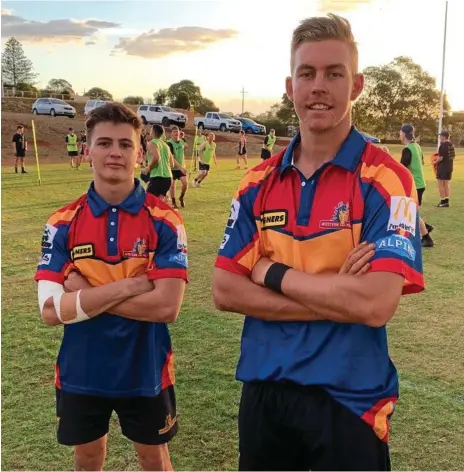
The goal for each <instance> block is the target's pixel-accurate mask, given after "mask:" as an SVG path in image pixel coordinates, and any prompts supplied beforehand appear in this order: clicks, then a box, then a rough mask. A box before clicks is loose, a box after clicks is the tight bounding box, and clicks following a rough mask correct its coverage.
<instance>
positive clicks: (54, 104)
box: [32, 98, 76, 118]
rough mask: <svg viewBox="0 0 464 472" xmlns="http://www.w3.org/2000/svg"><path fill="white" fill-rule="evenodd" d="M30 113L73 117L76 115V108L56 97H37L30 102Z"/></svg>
mask: <svg viewBox="0 0 464 472" xmlns="http://www.w3.org/2000/svg"><path fill="white" fill-rule="evenodd" d="M32 113H33V114H34V115H50V116H59V115H61V116H68V117H69V118H74V117H75V116H76V109H75V108H74V107H73V106H71V105H70V104H69V103H66V102H65V101H64V100H59V99H58V98H39V99H38V100H36V101H35V102H34V103H33V104H32Z"/></svg>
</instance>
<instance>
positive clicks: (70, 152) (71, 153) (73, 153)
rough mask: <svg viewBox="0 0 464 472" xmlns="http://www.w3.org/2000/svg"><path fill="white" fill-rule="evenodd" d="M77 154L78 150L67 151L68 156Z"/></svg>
mask: <svg viewBox="0 0 464 472" xmlns="http://www.w3.org/2000/svg"><path fill="white" fill-rule="evenodd" d="M78 155H79V151H68V157H77V156H78Z"/></svg>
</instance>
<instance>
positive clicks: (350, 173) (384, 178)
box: [216, 127, 424, 441]
mask: <svg viewBox="0 0 464 472" xmlns="http://www.w3.org/2000/svg"><path fill="white" fill-rule="evenodd" d="M299 141H300V136H299V135H297V136H296V137H295V138H294V139H293V140H292V141H291V143H290V145H289V147H288V148H287V149H286V150H285V151H282V152H281V153H280V154H278V155H276V156H274V157H272V158H271V159H269V160H266V161H264V162H263V163H261V164H260V165H258V166H257V167H255V168H253V169H251V170H250V171H249V172H248V173H247V174H246V175H245V177H244V178H243V180H242V182H241V183H240V185H239V188H238V190H237V192H236V194H235V196H234V198H233V200H232V205H231V211H230V216H229V218H228V221H227V225H226V229H225V234H224V237H223V240H222V243H221V246H220V250H219V254H218V257H217V260H216V267H219V268H221V269H224V270H227V271H230V272H232V273H236V274H243V275H246V276H250V274H251V271H252V269H253V267H254V265H255V264H256V262H257V261H258V260H259V259H260V258H261V257H268V258H270V259H272V260H273V261H275V262H281V263H284V264H287V265H289V266H291V267H293V268H294V269H296V270H299V271H303V272H306V273H309V274H337V273H338V271H339V270H340V268H341V266H342V265H343V263H344V261H345V259H346V258H347V256H348V253H349V252H350V251H351V250H352V249H353V248H354V247H355V246H356V245H357V244H358V243H360V242H363V241H368V242H369V243H375V244H376V252H375V256H374V258H373V259H372V261H371V269H370V271H371V272H376V271H386V272H393V273H397V274H401V275H402V276H404V287H403V294H408V293H415V292H419V291H421V290H423V288H424V279H423V275H422V253H421V244H420V243H421V241H420V234H419V219H418V218H419V216H418V211H417V193H416V189H415V187H414V182H413V178H412V176H411V174H410V173H409V171H408V170H407V169H406V168H404V167H403V166H402V165H401V164H399V163H398V162H396V161H395V160H394V159H393V158H392V157H391V156H389V155H388V154H387V153H385V152H384V151H382V150H381V149H379V148H377V147H375V146H374V145H372V144H371V143H367V142H366V141H365V140H364V138H363V137H362V136H361V134H360V133H359V132H358V131H357V130H356V129H355V128H354V127H353V128H352V129H351V131H350V134H349V136H348V137H347V139H346V140H345V142H344V143H343V145H342V147H341V148H340V150H339V152H338V153H337V155H336V156H335V158H334V159H333V160H332V161H331V162H328V163H326V164H324V165H323V166H321V167H320V168H319V169H318V170H317V171H316V172H315V173H314V174H313V175H312V176H311V177H310V178H307V179H306V178H305V177H304V176H303V174H302V173H301V172H300V171H299V170H298V169H297V168H296V167H294V166H293V151H294V149H295V147H296V146H297V145H298V143H299ZM237 379H238V380H241V381H243V382H251V381H275V382H294V383H297V384H301V385H319V386H321V387H323V388H324V389H326V390H327V391H328V392H329V393H330V395H332V397H333V398H334V399H335V400H337V401H339V402H340V403H342V404H343V405H345V406H346V407H348V408H349V409H350V410H352V411H353V412H355V413H356V414H357V415H359V416H360V417H361V418H362V419H363V420H365V421H366V422H367V423H368V424H369V425H371V426H372V427H373V428H374V430H375V432H376V434H377V435H378V437H379V438H381V439H382V440H384V441H388V431H389V423H388V419H389V417H390V415H391V414H392V412H393V408H394V404H395V403H396V401H397V398H398V377H397V372H396V369H395V367H394V365H393V363H392V362H391V360H390V357H389V354H388V345H387V333H386V327H381V328H372V327H369V326H366V325H361V324H343V323H336V322H332V321H310V322H268V321H264V320H260V319H256V318H253V317H246V318H245V323H244V328H243V334H242V344H241V356H240V359H239V363H238V367H237Z"/></svg>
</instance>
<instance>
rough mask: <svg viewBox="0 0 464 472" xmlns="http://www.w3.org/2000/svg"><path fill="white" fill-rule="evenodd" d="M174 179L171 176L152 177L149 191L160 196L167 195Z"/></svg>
mask: <svg viewBox="0 0 464 472" xmlns="http://www.w3.org/2000/svg"><path fill="white" fill-rule="evenodd" d="M171 182H172V179H171V178H170V177H151V178H150V182H149V184H148V187H147V192H149V193H152V194H153V195H155V196H157V197H159V196H163V197H165V196H166V195H167V193H168V191H169V189H170V188H171Z"/></svg>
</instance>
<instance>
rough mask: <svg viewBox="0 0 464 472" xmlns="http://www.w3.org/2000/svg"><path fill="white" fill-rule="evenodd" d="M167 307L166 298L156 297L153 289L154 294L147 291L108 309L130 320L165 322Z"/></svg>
mask: <svg viewBox="0 0 464 472" xmlns="http://www.w3.org/2000/svg"><path fill="white" fill-rule="evenodd" d="M158 298H159V299H158ZM167 308H168V306H167V304H166V300H161V297H157V296H156V289H155V294H152V293H151V292H148V293H143V294H142V295H137V296H136V297H132V298H128V299H127V300H124V301H123V302H122V303H118V304H117V305H115V306H113V307H111V309H110V310H109V311H110V313H112V314H114V315H118V316H122V317H124V318H129V319H131V320H137V321H151V322H158V323H165V322H166V318H167V316H166V313H167V311H168V310H167Z"/></svg>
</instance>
